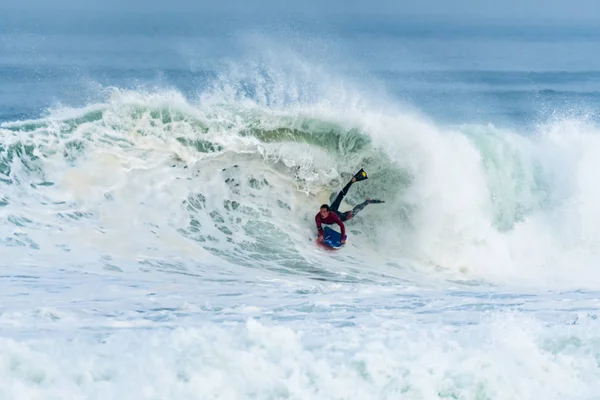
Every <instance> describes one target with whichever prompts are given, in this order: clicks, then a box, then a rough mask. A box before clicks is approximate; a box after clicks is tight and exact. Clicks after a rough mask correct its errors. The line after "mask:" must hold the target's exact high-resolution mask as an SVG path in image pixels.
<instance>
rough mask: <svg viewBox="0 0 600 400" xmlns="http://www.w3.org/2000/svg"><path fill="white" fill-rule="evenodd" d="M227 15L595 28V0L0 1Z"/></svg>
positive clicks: (1, 6) (28, 7) (18, 8)
mask: <svg viewBox="0 0 600 400" xmlns="http://www.w3.org/2000/svg"><path fill="white" fill-rule="evenodd" d="M139 10H145V11H146V12H148V13H161V12H162V13H169V14H188V13H232V14H239V13H241V14H255V15H265V14H278V15H281V16H284V15H293V14H312V15H314V14H322V15H328V16H335V15H340V16H341V15H348V14H363V15H365V16H366V15H368V14H375V15H377V14H379V15H388V16H400V17H401V16H423V17H436V18H450V19H453V20H461V19H464V20H477V19H505V20H509V19H517V20H529V21H534V22H535V21H539V22H543V21H566V22H574V21H586V22H591V23H593V22H600V5H599V3H598V0H570V1H568V0H502V1H500V0H401V1H398V0H396V1H394V0H370V1H364V0H361V1H359V0H330V1H322V0H297V1H294V2H291V1H285V0H245V1H244V0H215V1H202V0H200V1H196V0H95V1H92V0H52V1H48V0H1V1H0V11H4V12H10V13H11V14H15V13H18V14H20V15H21V16H22V15H23V14H22V13H24V12H25V13H31V14H34V13H40V12H43V13H48V12H53V11H54V12H56V13H57V14H61V13H69V14H72V13H76V14H77V13H88V12H100V13H102V14H104V13H121V14H123V13H125V14H130V13H135V12H136V11H139Z"/></svg>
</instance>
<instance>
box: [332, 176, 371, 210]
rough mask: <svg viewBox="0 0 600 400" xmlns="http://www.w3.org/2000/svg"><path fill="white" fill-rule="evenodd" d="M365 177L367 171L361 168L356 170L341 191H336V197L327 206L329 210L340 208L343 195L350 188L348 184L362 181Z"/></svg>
mask: <svg viewBox="0 0 600 400" xmlns="http://www.w3.org/2000/svg"><path fill="white" fill-rule="evenodd" d="M365 179H367V173H366V172H365V171H364V170H363V169H362V168H361V169H360V171H358V172H357V173H356V175H354V176H353V177H352V179H351V180H350V182H348V183H347V184H346V186H344V188H343V189H342V191H341V192H339V193H338V195H337V197H336V198H335V200H334V201H333V203H331V205H330V206H329V208H330V209H331V210H334V211H337V209H338V208H340V204H342V200H344V196H346V195H347V194H348V190H350V186H352V184H353V183H354V182H358V181H362V180H365Z"/></svg>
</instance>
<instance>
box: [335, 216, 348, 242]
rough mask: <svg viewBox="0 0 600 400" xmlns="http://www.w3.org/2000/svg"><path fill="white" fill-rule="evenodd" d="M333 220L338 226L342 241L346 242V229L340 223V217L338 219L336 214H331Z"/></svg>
mask: <svg viewBox="0 0 600 400" xmlns="http://www.w3.org/2000/svg"><path fill="white" fill-rule="evenodd" d="M333 216H334V217H333V220H334V222H335V223H336V224H338V225H339V226H340V230H341V232H340V233H341V234H342V240H343V241H346V227H345V226H344V223H343V222H342V220H341V219H340V217H338V215H337V214H336V213H333Z"/></svg>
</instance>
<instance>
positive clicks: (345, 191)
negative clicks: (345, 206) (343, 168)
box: [329, 181, 354, 211]
mask: <svg viewBox="0 0 600 400" xmlns="http://www.w3.org/2000/svg"><path fill="white" fill-rule="evenodd" d="M353 183H354V182H352V181H350V182H348V184H347V185H346V186H344V188H343V189H342V191H341V192H339V193H338V195H337V197H336V198H335V200H334V201H333V203H331V205H330V206H329V209H330V210H333V211H337V210H338V208H340V204H342V200H344V196H346V195H347V194H348V190H350V186H352V184H353Z"/></svg>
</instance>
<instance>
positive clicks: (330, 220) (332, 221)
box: [315, 211, 346, 240]
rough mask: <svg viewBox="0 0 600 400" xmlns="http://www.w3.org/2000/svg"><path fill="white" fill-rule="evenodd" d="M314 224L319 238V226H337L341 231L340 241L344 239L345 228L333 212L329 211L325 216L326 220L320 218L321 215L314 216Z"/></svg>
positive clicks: (320, 233)
mask: <svg viewBox="0 0 600 400" xmlns="http://www.w3.org/2000/svg"><path fill="white" fill-rule="evenodd" d="M315 222H316V223H317V229H318V230H319V236H322V235H323V228H322V227H321V224H327V225H331V224H338V225H339V226H340V229H341V230H342V232H341V233H342V239H344V240H345V239H346V228H345V227H344V223H343V222H342V220H341V219H340V217H339V216H338V215H337V214H336V213H334V212H333V211H329V215H328V216H327V218H323V217H321V213H317V215H315Z"/></svg>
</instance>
